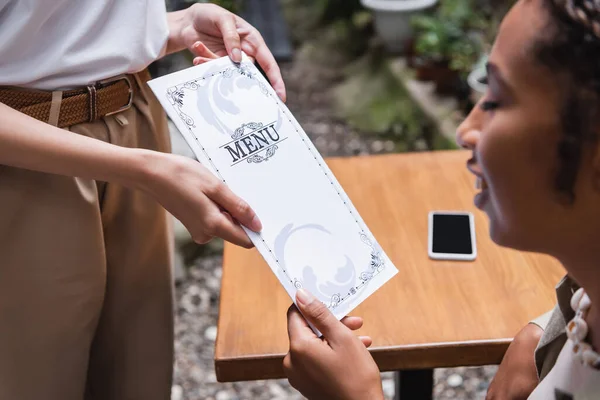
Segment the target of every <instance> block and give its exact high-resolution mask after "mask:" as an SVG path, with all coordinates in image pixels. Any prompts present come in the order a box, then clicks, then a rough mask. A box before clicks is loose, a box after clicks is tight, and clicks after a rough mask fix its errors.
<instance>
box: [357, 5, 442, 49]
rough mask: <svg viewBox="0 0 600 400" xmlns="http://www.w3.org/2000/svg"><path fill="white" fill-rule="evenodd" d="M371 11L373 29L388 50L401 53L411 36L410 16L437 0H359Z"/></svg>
mask: <svg viewBox="0 0 600 400" xmlns="http://www.w3.org/2000/svg"><path fill="white" fill-rule="evenodd" d="M361 3H362V5H363V6H364V7H366V8H368V9H370V10H372V11H373V14H374V18H375V30H376V31H377V34H378V35H379V37H381V39H382V40H383V42H384V44H385V46H386V48H387V49H388V50H389V51H390V52H394V53H403V52H405V51H406V49H407V46H408V43H409V42H410V40H411V39H412V37H413V29H412V26H411V23H410V21H411V18H412V17H413V16H415V15H417V14H419V13H421V12H423V10H426V9H428V8H430V7H432V6H434V5H435V4H436V3H437V0H361Z"/></svg>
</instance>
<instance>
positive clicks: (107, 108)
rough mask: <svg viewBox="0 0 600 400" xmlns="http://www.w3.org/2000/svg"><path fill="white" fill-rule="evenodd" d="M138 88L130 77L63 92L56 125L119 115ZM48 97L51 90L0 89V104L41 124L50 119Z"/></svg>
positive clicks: (144, 74)
mask: <svg viewBox="0 0 600 400" xmlns="http://www.w3.org/2000/svg"><path fill="white" fill-rule="evenodd" d="M137 75H138V78H140V80H141V82H142V83H146V82H147V81H148V80H149V79H150V74H149V72H148V70H144V71H142V72H139V73H138V74H137ZM139 89H140V88H139V86H138V83H137V81H136V78H135V76H134V75H120V76H117V77H114V78H110V79H106V80H103V81H100V82H98V83H96V84H94V85H90V86H87V87H85V88H81V89H73V90H67V91H64V92H63V93H62V101H61V102H60V112H59V114H58V122H57V124H56V125H57V126H58V127H61V128H64V127H68V126H72V125H76V124H80V123H82V122H93V121H96V120H99V119H101V118H102V117H106V116H108V115H113V114H117V113H120V112H123V111H125V110H127V109H129V108H130V107H131V104H132V102H133V97H134V93H135V92H137V91H138V90H139ZM52 96H53V95H52V92H51V91H42V90H32V89H23V88H15V87H6V86H4V87H3V86H0V103H4V104H6V105H7V106H9V107H11V108H14V109H15V110H18V111H20V112H22V113H24V114H27V115H29V116H31V117H33V118H35V119H38V120H40V121H44V122H48V120H49V118H50V110H51V108H52Z"/></svg>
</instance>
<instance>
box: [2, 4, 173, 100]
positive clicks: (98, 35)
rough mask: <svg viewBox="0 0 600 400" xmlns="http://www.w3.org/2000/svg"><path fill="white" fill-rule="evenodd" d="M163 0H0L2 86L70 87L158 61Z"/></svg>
mask: <svg viewBox="0 0 600 400" xmlns="http://www.w3.org/2000/svg"><path fill="white" fill-rule="evenodd" d="M168 34H169V31H168V26H167V13H166V9H165V1H164V0H0V86H4V85H11V86H21V87H29V88H36V89H44V90H52V89H68V88H73V87H79V86H85V85H88V84H90V83H93V82H97V81H99V80H102V79H106V78H109V77H112V76H116V75H119V74H122V73H132V72H138V71H141V70H142V69H144V68H145V67H146V66H148V64H150V63H151V62H152V61H154V60H155V59H156V58H157V57H158V56H159V55H160V53H161V51H162V50H163V48H164V46H165V45H166V42H167V38H168Z"/></svg>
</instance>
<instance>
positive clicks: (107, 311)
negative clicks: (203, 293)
mask: <svg viewBox="0 0 600 400" xmlns="http://www.w3.org/2000/svg"><path fill="white" fill-rule="evenodd" d="M138 80H139V79H138ZM70 130H71V131H73V132H76V133H78V134H81V135H86V136H89V137H93V138H96V139H100V140H103V141H106V142H110V143H113V144H116V145H119V146H125V147H141V148H147V149H153V150H158V151H163V152H168V151H170V140H169V135H168V129H167V122H166V117H165V115H164V112H163V110H162V108H161V107H160V105H159V103H158V101H157V100H156V98H155V97H154V96H153V94H152V93H151V92H150V89H149V88H148V86H147V85H145V84H144V85H143V86H142V89H141V91H140V92H139V93H136V95H135V99H134V103H133V107H132V108H130V109H129V110H127V111H125V112H123V113H121V114H118V115H116V116H110V117H106V118H104V119H103V120H100V121H96V122H95V123H85V124H80V125H76V126H73V127H71V128H70ZM169 221H170V220H169V219H168V217H167V213H166V212H165V211H164V210H163V209H162V208H161V207H160V206H159V205H158V204H157V203H156V202H155V201H154V200H153V199H152V198H150V197H148V196H146V195H145V194H143V193H141V192H138V191H133V190H129V189H126V188H124V187H121V186H118V185H114V184H110V183H109V184H105V183H102V182H95V181H90V180H85V179H79V178H71V177H65V176H58V175H50V174H44V173H39V172H32V171H27V170H23V169H17V168H11V167H7V166H2V165H0V400H83V399H94V400H125V399H127V400H134V399H136V400H137V399H140V400H154V399H156V400H159V399H160V400H166V399H169V398H170V390H171V379H172V369H173V308H172V307H173V290H172V287H173V285H172V279H171V268H170V267H171V262H172V247H173V246H172V242H171V241H172V239H171V238H172V236H171V235H170V222H169Z"/></svg>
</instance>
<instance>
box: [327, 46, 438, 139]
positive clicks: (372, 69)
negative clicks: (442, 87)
mask: <svg viewBox="0 0 600 400" xmlns="http://www.w3.org/2000/svg"><path fill="white" fill-rule="evenodd" d="M345 75H346V76H347V79H346V80H345V81H344V82H343V83H341V84H340V85H339V86H337V87H336V88H335V90H334V104H335V111H336V115H337V116H338V117H339V118H341V119H343V120H345V121H347V122H348V124H350V125H351V126H352V127H354V128H355V129H357V130H359V131H362V132H365V133H370V134H377V135H379V136H380V137H381V138H384V139H391V140H393V141H394V142H395V143H396V150H397V151H414V150H416V149H418V147H419V144H418V143H419V142H425V143H426V144H427V147H428V148H430V149H434V148H435V147H434V146H435V145H440V146H443V147H446V144H443V143H441V142H439V141H435V137H436V136H439V135H437V134H436V132H435V131H436V130H435V128H434V127H433V125H432V124H431V123H430V122H429V120H428V119H427V118H426V117H425V116H424V115H423V113H422V112H421V110H420V109H419V108H418V107H417V106H416V105H415V103H414V101H413V100H412V98H411V97H410V95H409V94H408V92H407V91H406V90H405V88H404V87H403V86H402V84H400V83H399V82H398V80H397V78H396V77H395V76H394V74H393V73H392V71H391V69H390V67H389V65H388V63H387V62H386V61H385V60H384V59H381V58H379V57H378V56H377V55H373V54H370V55H368V56H365V57H364V58H362V59H360V60H358V61H357V62H355V63H353V64H352V65H351V66H350V67H348V68H347V69H346V71H345Z"/></svg>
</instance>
